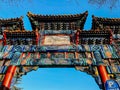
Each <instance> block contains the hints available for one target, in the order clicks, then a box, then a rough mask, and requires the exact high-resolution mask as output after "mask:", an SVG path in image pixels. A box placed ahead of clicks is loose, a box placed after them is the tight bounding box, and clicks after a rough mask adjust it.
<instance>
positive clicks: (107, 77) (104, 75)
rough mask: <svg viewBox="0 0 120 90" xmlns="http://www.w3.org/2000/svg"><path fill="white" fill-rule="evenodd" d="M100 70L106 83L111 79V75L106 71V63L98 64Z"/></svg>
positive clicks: (103, 81)
mask: <svg viewBox="0 0 120 90" xmlns="http://www.w3.org/2000/svg"><path fill="white" fill-rule="evenodd" d="M98 71H99V74H100V77H101V81H102V83H103V84H105V82H106V81H107V80H109V79H110V78H109V76H108V73H107V71H106V68H105V66H104V65H99V66H98Z"/></svg>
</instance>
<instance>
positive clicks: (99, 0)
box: [88, 0, 120, 9]
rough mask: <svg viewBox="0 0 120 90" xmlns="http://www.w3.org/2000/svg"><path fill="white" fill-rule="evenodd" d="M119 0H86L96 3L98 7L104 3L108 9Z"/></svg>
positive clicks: (114, 5)
mask: <svg viewBox="0 0 120 90" xmlns="http://www.w3.org/2000/svg"><path fill="white" fill-rule="evenodd" d="M119 1H120V0H88V2H89V3H90V4H97V5H98V6H99V7H101V6H103V5H106V6H108V7H109V8H110V9H112V8H113V7H116V5H117V4H118V3H119Z"/></svg>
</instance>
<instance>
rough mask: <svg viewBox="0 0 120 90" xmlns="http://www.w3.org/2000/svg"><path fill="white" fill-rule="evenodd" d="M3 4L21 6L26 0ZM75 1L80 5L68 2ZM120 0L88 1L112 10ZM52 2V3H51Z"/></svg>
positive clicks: (12, 0)
mask: <svg viewBox="0 0 120 90" xmlns="http://www.w3.org/2000/svg"><path fill="white" fill-rule="evenodd" d="M0 1H2V2H5V3H8V4H9V5H16V6H21V5H22V3H23V2H24V1H25V0H0ZM26 1H27V2H28V4H31V3H32V1H33V0H26ZM67 1H74V2H75V3H76V4H77V5H80V0H67ZM119 1H120V0H88V3H90V4H93V5H98V6H99V7H102V6H103V5H105V6H108V8H110V9H112V8H113V7H116V5H117V4H118V3H119ZM51 2H52V1H51Z"/></svg>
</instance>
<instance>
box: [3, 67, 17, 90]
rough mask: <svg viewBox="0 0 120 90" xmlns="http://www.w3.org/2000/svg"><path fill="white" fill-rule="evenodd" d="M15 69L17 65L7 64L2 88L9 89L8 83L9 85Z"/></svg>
mask: <svg viewBox="0 0 120 90" xmlns="http://www.w3.org/2000/svg"><path fill="white" fill-rule="evenodd" d="M16 69H17V67H16V66H12V65H11V66H9V67H8V69H7V71H6V74H5V77H4V79H3V82H2V90H9V89H10V85H11V81H12V78H13V76H14V74H15V72H16Z"/></svg>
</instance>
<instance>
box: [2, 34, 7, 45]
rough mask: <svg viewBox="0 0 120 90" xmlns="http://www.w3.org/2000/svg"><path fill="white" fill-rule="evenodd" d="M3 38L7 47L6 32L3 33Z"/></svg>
mask: <svg viewBox="0 0 120 90" xmlns="http://www.w3.org/2000/svg"><path fill="white" fill-rule="evenodd" d="M3 38H4V40H3V43H4V45H6V39H7V38H6V32H3Z"/></svg>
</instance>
